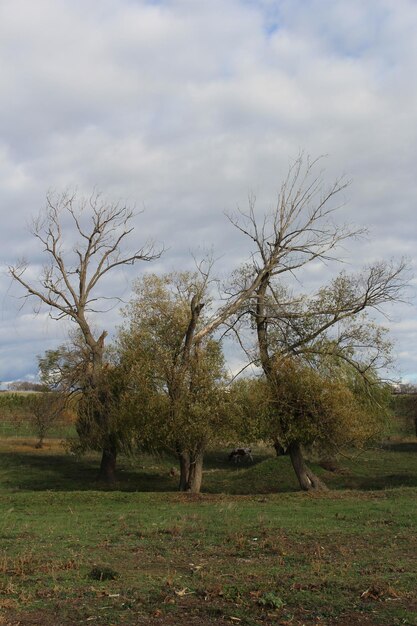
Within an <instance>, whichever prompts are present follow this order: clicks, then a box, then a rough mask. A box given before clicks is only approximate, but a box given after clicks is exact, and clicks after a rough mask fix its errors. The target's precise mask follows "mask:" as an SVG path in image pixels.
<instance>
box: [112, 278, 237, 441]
mask: <svg viewBox="0 0 417 626" xmlns="http://www.w3.org/2000/svg"><path fill="white" fill-rule="evenodd" d="M204 290H205V286H204V284H203V283H202V282H201V278H200V277H199V275H198V274H190V273H181V274H176V273H173V274H168V275H166V276H163V277H159V276H155V275H149V276H146V277H145V278H143V279H142V280H140V281H138V282H137V283H136V284H135V290H134V294H135V295H134V297H133V299H132V301H131V303H130V304H129V306H128V307H127V309H126V311H125V316H126V323H125V325H124V327H123V328H122V329H121V331H120V334H119V340H118V351H119V363H120V368H121V370H122V371H123V376H125V377H126V379H127V387H126V393H125V394H124V396H123V402H122V403H121V407H122V408H121V411H122V412H123V414H124V415H130V416H134V417H133V419H134V421H135V423H136V429H137V433H138V438H139V441H140V443H141V445H142V446H144V447H146V448H148V449H168V450H171V451H173V452H175V451H178V450H179V449H181V448H187V449H195V448H196V447H200V448H204V447H205V446H207V445H208V443H210V442H212V441H215V440H218V439H219V438H221V437H224V436H225V434H226V431H227V429H228V424H227V420H226V419H225V415H226V414H227V410H228V404H229V399H228V395H227V392H226V387H225V383H226V375H225V370H224V359H223V354H222V350H221V346H220V344H219V343H218V342H217V341H215V340H213V339H212V338H210V337H206V338H204V339H202V340H201V341H199V342H198V343H191V345H190V346H188V347H187V345H186V342H187V333H188V332H189V328H190V323H191V314H192V303H193V298H195V296H196V294H198V297H199V298H201V297H202V296H203V295H204ZM203 321H204V318H203V316H200V317H199V318H198V320H197V327H196V329H198V328H200V327H201V325H202V323H203ZM187 350H188V352H187Z"/></svg>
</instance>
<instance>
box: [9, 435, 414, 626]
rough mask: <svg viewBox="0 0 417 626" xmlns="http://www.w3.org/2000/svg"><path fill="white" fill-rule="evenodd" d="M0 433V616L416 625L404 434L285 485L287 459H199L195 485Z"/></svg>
mask: <svg viewBox="0 0 417 626" xmlns="http://www.w3.org/2000/svg"><path fill="white" fill-rule="evenodd" d="M35 442H36V439H35V438H34V439H30V438H22V437H20V438H3V439H1V440H0V452H1V454H0V508H1V511H2V515H1V516H0V538H1V539H0V545H1V555H0V624H4V625H6V624H10V625H13V626H18V625H19V626H29V625H35V624H39V625H41V624H46V625H49V624H50V625H52V624H54V625H56V626H59V625H61V624H62V625H63V626H64V625H65V626H66V625H70V624H74V625H78V624H90V623H91V624H93V625H98V626H111V625H122V624H126V625H131V626H133V625H135V624H155V625H158V624H160V625H161V626H162V625H174V624H199V625H200V626H205V625H207V624H213V625H214V624H219V625H223V624H242V625H246V626H251V625H255V624H266V625H272V624H282V625H290V624H291V625H298V626H300V625H301V624H305V625H306V626H307V625H308V626H310V625H312V624H321V625H336V624H339V625H342V626H343V625H344V626H349V625H357V626H359V625H361V624H364V625H365V626H372V625H376V624H386V625H387V626H395V625H399V624H408V625H411V624H416V623H417V621H416V619H415V614H416V611H417V601H416V597H415V595H414V594H415V587H416V554H417V549H416V548H417V545H416V543H417V541H416V536H415V527H416V521H417V502H416V495H417V455H416V452H417V443H416V440H415V439H412V438H409V439H408V440H393V441H392V442H390V443H388V444H387V445H386V446H385V447H384V448H382V449H375V450H373V451H369V452H367V453H364V454H362V455H360V456H358V457H356V458H353V459H350V460H347V459H346V460H343V461H341V462H340V466H339V468H338V471H337V472H325V471H324V470H323V469H321V468H316V469H317V471H320V472H321V474H322V475H323V477H324V478H325V480H326V481H327V483H328V484H329V486H330V487H331V488H332V491H330V492H329V493H326V494H324V495H309V494H304V493H300V492H298V491H297V490H296V489H297V485H296V482H295V480H294V477H293V475H292V471H291V468H290V466H289V461H288V459H287V458H285V457H282V458H274V457H273V456H271V453H270V452H269V451H268V450H266V449H262V450H258V451H256V454H255V462H254V463H253V464H251V463H247V464H242V465H241V466H233V465H232V466H231V465H229V464H228V463H227V460H226V451H213V452H212V453H211V454H210V455H209V456H208V458H207V463H206V466H205V475H204V483H203V491H204V493H203V494H202V495H201V496H188V495H186V494H179V493H177V492H176V479H175V478H173V477H172V476H170V468H171V467H172V466H175V462H174V461H173V460H172V459H169V458H160V459H155V458H152V457H146V456H143V457H140V458H139V459H137V460H136V461H135V462H134V463H133V462H130V461H129V460H128V459H124V460H123V462H122V464H121V466H120V472H119V477H120V480H119V482H118V483H117V484H116V485H115V486H114V487H113V488H112V489H111V490H105V489H103V488H100V486H99V485H98V484H97V483H96V482H95V474H96V470H97V458H95V457H94V456H89V457H85V458H83V459H77V458H75V457H72V456H68V455H67V454H66V453H65V451H64V449H63V448H62V446H61V445H60V442H59V440H57V439H54V440H53V439H50V440H48V441H47V443H46V447H45V449H43V450H36V449H35V448H34V443H35Z"/></svg>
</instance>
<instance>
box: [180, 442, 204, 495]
mask: <svg viewBox="0 0 417 626" xmlns="http://www.w3.org/2000/svg"><path fill="white" fill-rule="evenodd" d="M178 458H179V462H180V482H179V490H180V491H186V492H188V493H200V490H201V483H202V480H203V459H204V455H203V453H202V452H198V453H197V454H190V453H189V452H181V453H180V454H179V455H178Z"/></svg>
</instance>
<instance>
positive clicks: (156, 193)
mask: <svg viewBox="0 0 417 626" xmlns="http://www.w3.org/2000/svg"><path fill="white" fill-rule="evenodd" d="M416 29H417V6H416V4H415V3H414V2H412V1H411V0H395V1H394V0H370V1H369V2H367V3H363V2H359V1H358V0H353V1H352V2H349V3H346V2H343V1H342V0H308V1H307V2H305V1H304V0H303V1H301V0H282V1H281V2H276V1H275V0H259V1H246V0H210V1H209V0H197V1H195V2H189V1H187V0H167V1H163V0H161V1H160V2H146V1H145V0H138V1H129V0H117V1H116V0H103V1H102V2H100V3H97V2H95V1H93V0H83V1H81V0H71V2H70V1H69V0H39V2H36V3H33V2H30V0H13V2H12V1H11V0H8V1H6V2H3V3H2V5H1V7H0V42H1V43H0V59H1V65H0V89H1V92H2V99H1V101H0V166H1V167H0V210H1V217H2V230H1V233H2V246H1V251H0V264H1V265H2V267H4V266H5V265H7V263H10V262H11V261H13V260H15V259H16V258H18V257H21V256H26V257H27V258H29V259H30V260H31V261H33V262H34V263H41V262H42V260H41V254H40V251H39V249H38V248H36V245H35V242H34V241H33V240H32V239H31V238H30V236H29V235H28V232H27V230H26V224H27V223H28V221H29V220H30V216H33V215H36V214H37V212H38V211H39V209H40V208H42V206H43V205H44V203H45V192H46V191H47V189H49V188H55V189H57V190H62V189H64V188H67V187H68V186H77V187H78V188H79V190H80V192H86V193H88V192H90V191H91V189H92V188H93V187H94V186H96V187H97V188H99V189H102V190H103V191H104V192H105V193H106V194H109V196H110V197H111V198H113V199H116V198H119V197H120V198H123V199H126V200H127V201H128V202H130V203H131V204H135V205H136V206H137V208H138V209H141V208H143V207H145V208H146V211H145V213H144V214H142V215H140V216H138V218H137V230H136V234H135V237H138V238H140V240H145V239H147V238H149V237H151V238H155V239H157V240H158V241H164V242H165V244H166V246H167V247H169V250H168V251H167V253H166V255H165V256H164V259H163V260H162V261H161V262H159V263H158V264H157V266H155V269H156V267H158V269H161V270H163V269H172V267H174V266H175V267H178V266H181V265H182V264H190V257H189V250H190V248H191V249H196V248H198V246H200V247H203V248H204V247H206V248H207V247H210V246H211V245H213V246H214V249H215V251H216V254H218V255H222V254H223V255H224V256H223V257H222V261H221V264H220V266H221V269H222V271H223V272H224V273H225V272H226V270H227V268H228V267H233V266H234V264H235V263H237V262H239V261H240V260H242V259H244V258H245V257H246V256H247V255H248V252H249V250H248V248H247V247H246V242H245V243H243V242H242V239H241V238H240V237H239V236H238V233H237V232H235V231H234V230H233V228H232V227H231V226H230V225H229V224H228V223H227V222H226V221H225V218H224V215H223V212H224V211H225V210H229V211H230V210H234V209H235V208H236V207H237V206H238V205H239V206H242V207H244V206H246V204H247V195H248V193H249V192H252V191H253V192H255V193H256V196H257V205H258V207H259V209H260V210H261V209H263V208H264V207H265V208H270V207H271V206H272V205H273V203H274V201H275V197H276V193H277V190H278V189H279V185H280V180H281V178H282V176H283V175H285V171H286V168H287V165H288V163H289V161H290V159H291V158H293V157H294V156H296V155H297V153H298V151H299V150H300V149H304V150H305V151H306V152H310V153H311V154H313V155H317V154H328V155H329V157H328V158H327V159H326V163H325V165H326V169H327V172H328V177H329V179H330V180H331V179H332V178H334V177H336V176H338V175H340V174H341V173H346V174H347V176H348V177H349V178H352V181H353V182H352V185H351V187H350V188H349V190H348V191H347V193H346V198H345V199H346V204H345V205H344V206H343V208H342V209H341V211H340V219H341V221H347V222H355V223H358V224H359V225H364V226H367V227H369V228H370V230H371V231H372V235H370V239H369V241H368V242H366V243H365V242H362V243H359V244H354V245H353V248H352V249H353V250H354V256H350V257H349V262H350V267H352V269H355V268H356V267H357V266H358V265H359V264H360V262H362V261H363V262H369V261H371V260H373V259H376V258H381V257H387V256H388V257H393V256H399V255H402V254H406V255H409V256H410V257H412V258H414V259H415V252H414V249H415V243H416V241H415V239H416V236H415V227H414V223H415V217H414V215H415V210H414V204H415V198H416V195H417V193H416V192H417V180H416V177H415V165H414V164H415V162H416V157H417V154H416V152H417V148H416V146H417V136H416V134H417V106H416V103H417V94H416V90H417V85H416V82H415V80H414V76H415V73H416V58H417V54H416V53H417V50H416V48H417V40H416V38H415V32H416ZM414 263H415V261H414ZM136 271H139V270H134V271H133V272H128V271H127V270H126V276H125V279H124V282H123V288H122V292H123V294H126V293H127V292H128V289H129V287H128V285H129V282H130V280H131V278H132V277H133V276H135V275H136ZM310 274H311V275H310V276H309V280H310V281H317V282H318V280H319V278H320V272H317V274H315V273H314V272H313V271H311V272H310ZM322 275H323V276H324V275H325V271H323V274H322ZM311 284H313V283H311ZM314 284H316V283H315V282H314ZM118 285H119V283H118V281H117V280H115V281H114V282H109V284H108V286H107V288H108V289H113V288H116V289H117V288H118ZM0 289H1V292H2V294H4V295H2V329H3V330H2V333H1V335H0V336H1V337H2V346H3V348H4V349H3V351H2V352H1V353H0V359H1V369H0V378H2V379H3V380H5V379H11V378H13V377H16V376H19V377H20V376H23V375H25V373H27V374H33V372H34V368H35V364H36V360H35V358H34V357H35V355H36V354H37V353H39V349H38V347H39V341H40V342H41V343H43V344H44V345H50V344H53V342H54V341H55V342H56V341H59V340H61V338H62V336H63V334H64V330H61V329H60V328H58V327H59V324H54V323H52V322H49V323H46V321H45V320H44V318H37V321H34V320H33V319H32V317H31V316H30V315H29V314H30V308H25V309H24V310H23V313H21V312H20V310H19V308H18V307H17V306H16V301H14V300H13V299H12V298H11V297H10V290H9V281H8V278H7V277H6V276H5V274H4V272H2V273H1V275H0ZM12 292H13V293H14V294H16V290H15V289H14V290H12ZM118 295H122V294H119V293H118ZM395 315H397V318H398V319H397V321H396V322H393V323H392V324H391V326H392V332H393V334H394V336H396V337H397V338H398V355H399V363H400V368H401V370H402V371H403V372H404V374H405V375H408V376H415V377H417V365H416V363H415V360H414V358H413V357H412V356H410V354H409V353H410V352H411V350H410V349H409V346H410V339H411V338H412V337H414V335H413V334H412V330H409V331H405V330H404V328H411V327H408V326H407V324H409V323H411V321H412V319H413V318H414V316H415V309H414V308H413V307H408V308H407V307H406V308H403V307H398V309H397V313H396V314H395ZM28 316H29V317H28ZM117 319H118V318H117V315H116V312H112V314H111V316H109V317H108V318H107V320H106V322H105V323H106V324H108V325H110V324H112V325H113V324H115V323H117ZM401 324H405V325H406V326H405V327H403V326H401ZM13 329H14V330H13ZM27 329H30V332H29V330H27ZM408 332H409V333H410V334H408ZM40 336H41V337H42V339H41V340H39V337H40ZM14 337H15V339H14ZM13 342H14V343H15V348H14V349H13V347H12V346H11V343H13ZM35 342H37V343H35ZM48 342H49V343H48ZM404 346H405V347H404Z"/></svg>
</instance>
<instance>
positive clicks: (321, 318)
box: [229, 155, 406, 490]
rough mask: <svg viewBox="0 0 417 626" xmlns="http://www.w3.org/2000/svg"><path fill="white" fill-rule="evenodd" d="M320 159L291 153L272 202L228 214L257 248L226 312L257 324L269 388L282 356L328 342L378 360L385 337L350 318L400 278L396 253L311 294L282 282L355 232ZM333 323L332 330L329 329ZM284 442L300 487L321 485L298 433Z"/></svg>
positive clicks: (395, 287) (342, 354)
mask: <svg viewBox="0 0 417 626" xmlns="http://www.w3.org/2000/svg"><path fill="white" fill-rule="evenodd" d="M318 162H319V161H318V160H316V161H310V160H309V159H305V158H304V157H303V156H302V155H301V156H300V157H299V158H298V159H297V160H296V161H295V163H294V164H293V165H292V166H291V167H290V169H289V173H288V176H287V178H286V180H285V181H284V183H283V185H282V187H281V191H280V194H279V197H278V202H277V205H276V207H275V209H274V210H273V211H271V212H270V213H269V214H267V215H266V216H265V217H264V218H263V219H259V218H258V217H257V215H256V212H255V199H254V198H251V200H250V206H249V211H248V212H247V213H243V212H240V213H239V215H238V216H237V217H234V218H231V221H232V222H233V224H234V225H235V226H236V227H237V228H238V229H239V230H240V231H241V232H242V233H243V234H244V235H246V236H248V237H249V238H250V239H251V240H252V241H253V242H254V245H255V251H254V253H253V255H252V261H251V263H249V264H248V265H247V266H246V267H245V268H243V270H242V271H241V272H240V274H239V275H238V277H237V280H236V285H238V291H239V293H240V294H242V293H245V290H246V289H247V285H249V286H250V289H253V291H252V293H251V296H250V297H248V298H246V299H245V300H244V301H242V307H241V308H240V310H238V314H237V315H236V316H235V318H234V320H232V321H230V320H229V328H230V329H234V330H235V331H236V332H237V333H238V334H239V331H238V330H237V329H238V324H239V322H240V320H242V319H243V318H244V317H245V315H249V316H250V319H251V324H252V326H254V327H255V329H256V336H257V358H258V359H259V361H260V364H261V366H262V369H263V371H264V374H265V376H266V379H267V380H268V381H269V383H270V385H271V388H272V389H274V388H275V389H279V388H280V385H279V378H280V376H282V375H285V374H283V371H284V370H285V368H284V370H283V368H280V367H279V364H280V362H282V361H283V360H285V359H286V358H288V356H292V357H297V356H298V357H300V356H303V357H304V358H307V359H310V360H313V359H314V358H315V357H317V355H318V354H319V355H323V354H325V353H326V350H327V352H328V353H331V354H332V355H333V356H337V357H339V358H341V359H345V360H346V361H349V360H350V362H351V365H354V366H355V367H357V368H358V370H361V368H362V371H363V373H364V374H365V372H366V369H367V368H370V367H372V368H374V367H375V365H376V364H377V362H379V361H380V360H381V357H382V361H384V356H385V355H386V350H385V348H386V345H384V342H383V340H382V337H381V333H380V332H379V331H378V329H376V330H375V328H374V330H375V332H374V333H372V332H371V328H372V325H367V324H366V323H362V324H361V323H357V324H356V326H355V325H352V324H350V325H349V323H348V322H350V321H351V320H357V319H358V316H359V315H360V314H361V313H364V312H366V311H368V310H370V309H378V310H379V308H380V306H381V305H383V304H385V303H387V302H388V303H389V302H395V301H397V300H398V299H399V298H400V297H401V292H402V290H403V288H404V285H405V277H404V273H405V269H406V266H405V263H404V261H403V260H402V261H400V262H399V263H396V264H395V263H384V262H382V263H381V262H380V263H376V264H374V265H372V266H369V267H368V268H366V269H365V270H363V272H362V273H361V274H360V275H357V276H347V275H346V274H341V275H340V276H339V277H338V278H337V279H336V280H334V281H333V283H332V284H331V285H330V286H329V287H327V288H325V289H322V290H320V291H319V293H318V294H316V296H314V297H313V298H311V297H310V298H309V297H302V296H297V297H295V296H294V295H293V294H292V293H291V291H290V290H289V289H288V287H287V286H286V284H285V280H284V279H285V278H292V277H294V276H295V275H296V273H297V271H299V270H301V269H302V268H303V267H304V266H305V265H307V264H308V263H311V262H312V261H314V260H318V259H319V260H324V261H326V262H327V261H332V260H338V259H337V249H338V247H339V245H340V244H341V243H342V242H343V241H345V240H346V239H349V238H352V237H355V236H357V235H359V234H360V233H361V231H358V230H355V229H354V228H352V227H349V226H343V225H338V224H337V223H335V222H334V221H333V214H334V212H335V211H336V210H337V209H338V208H339V206H340V205H339V204H338V202H337V201H338V198H339V197H340V194H341V192H342V191H343V190H344V189H345V188H346V186H347V184H348V183H347V182H346V181H344V180H337V181H336V182H335V183H334V184H333V185H331V186H330V187H329V188H326V187H325V185H324V183H323V179H322V175H321V173H320V172H319V173H318V174H317V173H316V172H317V166H318ZM287 282H288V281H287ZM335 328H337V329H338V333H336V334H334V335H333V336H331V331H332V329H333V330H334V329H335ZM341 329H342V331H341ZM360 344H361V345H360ZM367 344H368V345H367ZM352 346H354V347H355V350H356V352H357V351H358V350H357V349H358V348H360V347H361V348H362V349H363V351H366V350H367V351H368V352H367V353H368V357H369V350H371V352H372V355H371V357H370V360H369V359H368V362H367V363H366V364H365V362H364V361H363V362H361V360H360V359H355V358H353V355H352ZM286 443H287V444H288V452H289V454H290V456H291V461H292V464H293V467H294V470H295V472H296V474H297V477H298V480H299V482H300V486H301V487H302V488H303V489H306V490H308V489H320V488H322V487H323V485H322V483H321V482H320V480H319V479H318V477H317V476H315V475H314V473H313V472H312V471H311V470H310V469H309V468H308V467H307V466H306V464H305V462H304V458H303V454H302V449H301V445H300V441H299V440H297V439H291V438H289V439H288V440H287V442H286Z"/></svg>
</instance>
